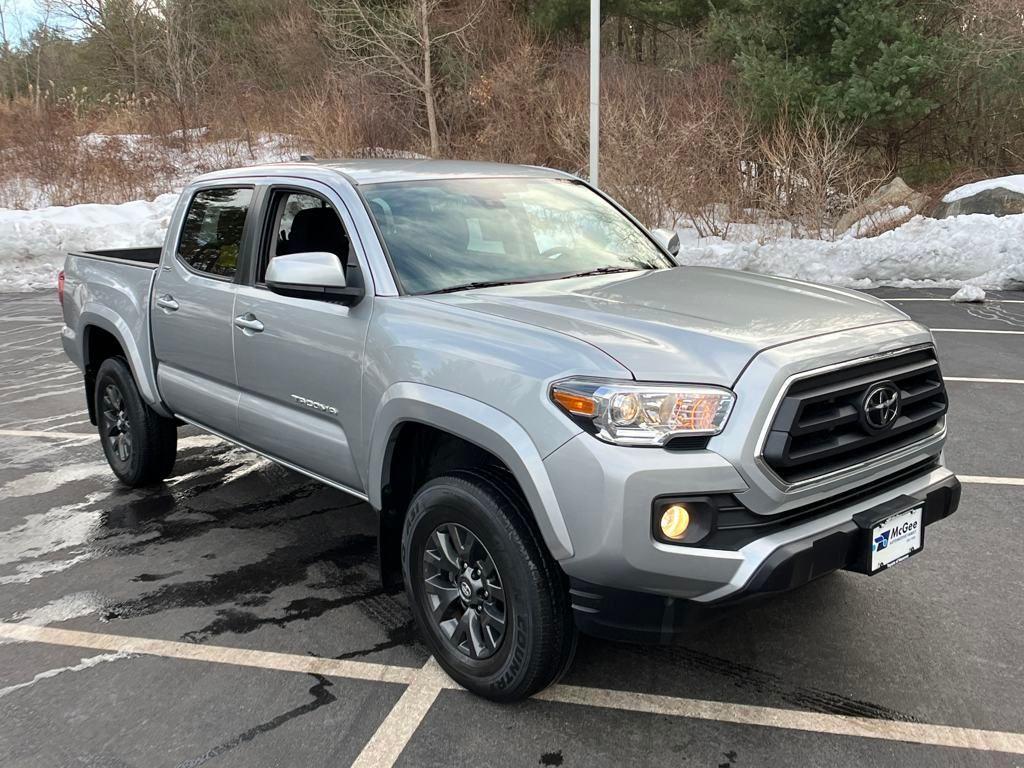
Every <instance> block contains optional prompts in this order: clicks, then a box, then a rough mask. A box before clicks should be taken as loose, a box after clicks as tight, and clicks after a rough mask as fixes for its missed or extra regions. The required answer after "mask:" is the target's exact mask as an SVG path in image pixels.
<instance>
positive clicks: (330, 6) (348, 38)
mask: <svg viewBox="0 0 1024 768" xmlns="http://www.w3.org/2000/svg"><path fill="white" fill-rule="evenodd" d="M440 4H441V0H408V2H405V3H402V4H399V5H390V4H389V5H376V4H373V5H371V4H370V3H369V2H367V1H366V0H328V1H327V2H325V3H323V4H322V5H321V6H320V7H319V8H318V10H319V13H320V17H321V20H322V27H323V30H324V33H325V38H326V40H327V44H328V46H329V47H330V48H331V49H332V50H333V52H334V53H336V54H337V55H338V56H339V57H340V58H342V59H344V60H347V61H355V62H358V63H359V64H361V65H362V66H364V67H365V68H366V69H367V70H369V71H370V72H371V73H373V74H374V75H377V76H379V77H381V78H383V79H385V80H387V81H390V82H391V83H392V84H394V86H395V87H396V88H397V90H398V92H399V93H403V94H413V95H415V96H416V97H417V99H418V100H419V102H420V104H421V106H422V107H423V110H424V112H425V114H426V119H427V133H428V135H429V137H430V154H431V156H432V157H437V155H438V154H440V152H441V139H440V132H439V130H438V113H437V112H438V110H437V85H436V81H435V75H434V69H433V62H432V55H433V47H434V46H436V45H437V44H438V43H440V42H441V41H443V40H445V39H446V38H456V39H461V37H460V35H461V33H462V32H464V31H465V30H466V29H467V28H469V27H470V26H471V25H472V24H473V23H474V22H475V20H476V17H475V16H474V17H472V18H471V19H470V20H469V21H468V22H467V23H466V24H463V25H462V26H461V27H459V28H458V29H452V30H448V31H446V32H443V33H441V34H435V33H434V31H433V30H432V23H433V17H434V15H435V12H436V11H437V9H438V7H439V6H440Z"/></svg>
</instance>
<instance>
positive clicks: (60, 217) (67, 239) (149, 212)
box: [0, 193, 178, 291]
mask: <svg viewBox="0 0 1024 768" xmlns="http://www.w3.org/2000/svg"><path fill="white" fill-rule="evenodd" d="M177 199H178V196H177V195H176V194H173V193H172V194H166V195H160V197H158V198H157V199H156V200H154V201H152V202H145V201H142V200H137V201H135V202H131V203H123V204H121V205H99V204H86V205H73V206H70V207H66V208H65V207H61V206H54V207H50V208H38V209H36V210H33V211H18V210H10V209H0V291H27V290H33V289H39V288H51V287H54V286H55V285H56V273H57V271H58V270H59V269H60V268H61V267H62V266H63V265H64V256H65V255H66V254H67V252H68V251H77V250H91V249H97V248H133V247H139V246H152V245H160V244H162V243H163V240H164V232H166V231H167V225H168V221H169V219H170V216H171V212H172V211H173V210H174V204H175V203H176V202H177Z"/></svg>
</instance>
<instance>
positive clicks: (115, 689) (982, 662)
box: [0, 289, 1024, 768]
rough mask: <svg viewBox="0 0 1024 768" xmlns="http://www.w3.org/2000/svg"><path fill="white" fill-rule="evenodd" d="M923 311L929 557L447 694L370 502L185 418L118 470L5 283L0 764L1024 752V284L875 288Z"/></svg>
mask: <svg viewBox="0 0 1024 768" xmlns="http://www.w3.org/2000/svg"><path fill="white" fill-rule="evenodd" d="M877 293H878V294H879V295H882V296H885V297H887V298H890V299H891V300H893V302H894V303H895V304H896V305H897V306H899V307H900V308H901V309H903V310H904V311H906V312H908V313H909V314H910V315H912V316H913V317H914V318H915V319H917V320H919V321H921V322H923V323H925V324H926V325H928V326H929V327H931V328H933V329H934V330H935V335H936V339H937V342H938V344H939V350H940V355H941V358H942V363H943V371H944V374H945V375H946V377H947V382H948V389H949V392H950V399H951V412H950V417H949V431H950V441H949V445H948V448H947V460H948V463H949V464H950V465H951V466H952V467H953V468H954V469H955V470H956V471H957V472H958V473H960V474H961V475H962V480H963V481H964V493H963V501H962V504H961V508H960V511H959V512H958V513H957V514H956V515H954V516H953V517H951V518H950V519H948V520H946V521H944V522H942V523H940V524H938V525H937V526H935V527H934V528H929V529H928V537H927V543H926V548H925V551H924V552H923V553H922V554H921V555H920V556H919V557H915V558H913V559H912V560H910V561H908V562H907V563H906V564H904V565H901V566H900V567H898V568H896V569H893V570H892V571H889V572H886V573H883V574H880V575H879V576H876V577H873V578H868V577H864V576H858V575H854V574H849V573H839V574H836V575H833V576H830V577H828V578H825V579H822V580H819V581H816V582H813V583H812V584H810V585H808V586H807V587H805V588H803V589H801V590H798V591H796V592H792V593H789V594H787V595H785V596H783V597H781V598H779V599H776V600H774V601H770V602H764V603H760V604H757V605H753V606H750V607H747V608H744V609H742V610H736V611H733V612H730V613H729V614H727V615H723V616H722V617H720V618H719V619H718V620H717V621H714V622H712V623H710V624H708V625H707V626H702V627H700V628H699V629H698V630H695V632H694V634H693V636H692V637H691V638H689V639H688V640H687V641H686V642H685V643H684V644H682V645H679V646H674V647H671V648H663V647H635V646H628V645H618V644H613V643H607V642H600V641H596V640H592V639H587V638H584V639H582V640H581V642H580V646H579V650H578V653H577V659H576V662H575V665H574V666H573V668H572V670H571V671H570V673H569V674H568V675H567V676H566V678H565V679H564V680H563V681H562V683H561V684H560V685H558V686H556V687H554V688H552V689H549V690H548V691H547V692H545V693H544V694H542V696H541V697H538V698H537V699H534V700H531V701H529V702H526V703H523V704H520V705H515V706H498V705H492V704H489V703H487V702H484V701H481V700H479V699H476V698H475V697H473V696H471V695H469V694H467V693H465V692H464V691H461V690H457V689H455V688H454V687H453V685H452V684H451V683H450V682H449V681H448V680H447V678H445V676H444V675H443V674H442V673H440V672H439V670H438V669H437V668H436V667H435V666H434V664H433V663H432V662H431V661H430V659H429V658H428V655H427V653H426V651H425V650H424V647H423V646H422V645H421V644H420V643H419V642H418V640H417V638H416V634H415V631H414V629H413V627H412V625H411V617H410V615H409V613H408V611H407V607H406V603H405V599H404V596H403V595H401V594H395V593H391V592H387V591H384V590H383V589H382V588H381V586H380V584H379V582H378V581H377V578H376V573H375V541H374V536H373V534H374V530H375V520H374V516H373V513H372V511H371V510H370V509H369V508H368V507H366V506H365V505H363V504H361V503H358V502H355V501H354V500H352V499H350V498H348V497H346V496H345V495H343V494H342V493H340V492H338V491H335V490H332V489H329V488H326V487H323V486H320V485H318V484H316V483H314V482H312V481H309V480H307V479H305V478H304V477H302V476H300V475H297V474H295V473H293V472H290V471H288V470H285V469H283V468H281V467H278V466H276V465H274V464H272V463H270V462H268V461H265V460H263V459H260V458H258V457H256V456H254V455H253V454H250V453H247V452H245V451H242V450H240V449H238V448H235V447H232V446H230V445H228V444H226V443H223V442H221V441H219V440H217V439H215V438H212V437H209V436H206V435H203V434H201V433H199V432H197V431H195V430H192V429H188V430H183V431H182V433H181V434H182V436H181V440H180V443H179V446H180V447H179V455H178V463H177V465H176V467H175V472H174V475H173V477H172V478H171V479H170V480H169V481H168V482H167V483H166V485H165V486H163V487H161V488H160V489H158V490H149V491H145V492H141V491H132V490H128V489H125V488H123V487H119V486H118V485H117V484H116V483H115V482H114V478H113V475H112V474H111V473H110V471H109V470H108V468H107V465H106V463H105V461H104V460H103V455H102V452H101V450H100V447H99V444H98V440H97V439H96V437H95V435H94V431H93V427H92V426H91V425H90V424H89V423H88V421H87V415H86V411H85V404H84V399H83V396H82V393H81V385H80V377H79V374H78V371H77V370H76V369H75V368H74V367H73V366H71V364H70V363H68V362H67V360H66V359H65V358H64V355H63V353H62V351H61V349H60V345H59V341H58V330H59V327H60V313H59V307H58V306H57V302H56V297H55V296H53V295H51V294H8V295H2V296H0V765H3V766H58V765H59V766H147V767H148V766H190V767H197V766H202V765H211V766H230V765H239V766H320V765H323V766H343V765H349V764H350V763H353V762H356V763H358V764H360V765H392V764H394V765H401V766H433V765H437V766H470V765H472V766H532V765H544V766H587V768H595V767H596V766H645V765H652V766H653V765H658V766H661V765H671V766H677V765H680V766H713V767H717V768H726V767H729V768H733V767H735V768H743V767H745V766H780V765H785V766H788V765H815V766H816V765H829V766H875V765H887V766H888V765H896V764H899V765H904V766H936V765H942V766H945V765H963V766H1017V767H1019V766H1024V668H1022V667H1024V568H1022V566H1021V563H1022V559H1021V552H1022V551H1024V533H1022V526H1021V523H1020V521H1021V519H1022V517H1021V516H1022V507H1024V504H1022V501H1024V460H1022V454H1021V440H1022V437H1024V429H1022V426H1021V424H1022V416H1021V414H1022V412H1024V293H1014V292H996V293H994V294H990V297H989V301H988V302H987V303H986V304H984V305H962V304H952V303H950V302H949V301H947V300H946V299H945V297H946V296H948V295H949V292H948V291H937V290H936V291H905V290H896V289H888V290H884V291H879V292H877Z"/></svg>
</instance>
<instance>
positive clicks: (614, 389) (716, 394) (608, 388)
mask: <svg viewBox="0 0 1024 768" xmlns="http://www.w3.org/2000/svg"><path fill="white" fill-rule="evenodd" d="M551 399H552V400H553V401H554V402H555V403H556V404H557V405H559V406H561V407H562V408H563V409H564V410H565V411H566V412H568V413H569V414H570V415H572V416H573V417H574V418H575V419H577V420H580V421H583V422H585V423H587V424H588V425H593V428H594V433H595V434H596V435H597V436H598V437H599V438H601V439H602V440H605V441H607V442H609V443H617V444H618V445H664V444H665V443H666V442H668V441H669V440H671V439H672V438H673V437H681V436H691V437H692V436H701V435H717V434H718V433H719V432H721V431H722V428H723V427H725V422H726V420H727V419H728V418H729V413H730V411H732V406H733V403H734V402H735V401H736V396H735V395H734V394H733V393H732V392H730V391H729V390H728V389H722V388H721V387H698V386H689V385H685V384H681V385H676V386H673V385H666V384H639V383H631V382H621V383H620V382H609V381H596V380H588V379H565V380H564V381H558V382H555V383H554V384H553V385H552V386H551Z"/></svg>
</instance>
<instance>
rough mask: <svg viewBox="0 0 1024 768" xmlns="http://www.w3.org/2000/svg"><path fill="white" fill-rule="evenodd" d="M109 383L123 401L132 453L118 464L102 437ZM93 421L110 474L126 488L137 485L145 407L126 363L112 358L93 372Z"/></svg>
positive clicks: (105, 438) (140, 463) (143, 434)
mask: <svg viewBox="0 0 1024 768" xmlns="http://www.w3.org/2000/svg"><path fill="white" fill-rule="evenodd" d="M110 384H113V385H114V386H116V387H117V388H118V390H119V391H120V392H121V398H122V399H123V400H124V405H125V410H126V411H127V412H128V420H129V423H130V426H129V429H130V431H131V436H132V452H131V455H130V456H129V457H128V461H121V459H120V458H119V457H118V455H117V454H116V453H115V452H114V450H113V448H112V447H111V445H110V442H109V440H108V439H107V437H106V435H104V434H103V396H104V393H105V390H106V388H107V386H108V385H110ZM94 396H95V407H96V422H97V426H98V428H99V430H100V443H101V444H102V446H103V454H104V455H105V456H106V457H107V463H108V464H109V465H110V468H111V469H112V470H113V472H114V474H115V475H117V477H118V478H119V479H120V480H122V481H123V482H125V483H128V484H129V485H131V484H134V483H135V482H137V480H138V478H139V476H140V475H141V474H142V470H143V466H142V461H143V449H144V447H145V444H144V441H145V439H146V430H145V418H146V412H145V410H144V408H145V405H144V404H143V402H142V398H141V396H140V395H139V391H138V389H137V388H136V386H135V380H134V379H133V378H132V375H131V371H130V370H129V368H128V365H127V363H125V362H124V360H122V359H121V358H117V357H112V358H109V359H107V360H104V361H103V364H102V365H101V366H100V369H99V371H97V373H96V389H95V393H94Z"/></svg>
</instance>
